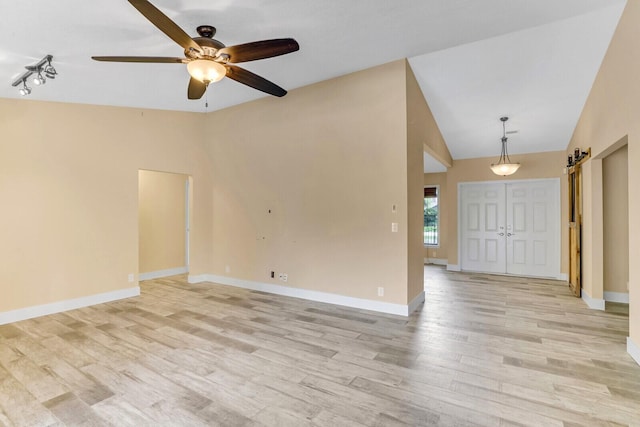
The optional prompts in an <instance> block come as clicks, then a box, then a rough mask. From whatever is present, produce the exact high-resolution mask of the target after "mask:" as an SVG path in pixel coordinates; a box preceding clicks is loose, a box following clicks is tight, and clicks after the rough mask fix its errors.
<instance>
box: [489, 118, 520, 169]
mask: <svg viewBox="0 0 640 427" xmlns="http://www.w3.org/2000/svg"><path fill="white" fill-rule="evenodd" d="M507 120H509V117H500V121H501V122H502V151H501V152H500V159H498V163H492V164H491V171H492V172H493V173H495V174H496V175H501V176H508V175H513V174H514V173H516V171H517V170H518V169H519V168H520V163H512V162H511V159H510V158H509V153H508V152H507V132H506V128H505V123H506V122H507Z"/></svg>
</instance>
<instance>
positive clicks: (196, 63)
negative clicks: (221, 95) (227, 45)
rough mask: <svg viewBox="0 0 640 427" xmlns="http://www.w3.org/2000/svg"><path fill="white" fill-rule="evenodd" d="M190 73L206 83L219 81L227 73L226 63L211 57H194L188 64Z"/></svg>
mask: <svg viewBox="0 0 640 427" xmlns="http://www.w3.org/2000/svg"><path fill="white" fill-rule="evenodd" d="M187 71H189V75H191V77H193V78H194V79H196V80H199V81H201V82H202V83H204V84H209V83H211V82H217V81H220V80H222V78H223V77H224V76H225V75H226V74H227V69H226V68H225V67H224V65H222V64H219V63H217V62H216V61H213V60H211V59H194V60H193V61H191V62H189V63H188V64H187Z"/></svg>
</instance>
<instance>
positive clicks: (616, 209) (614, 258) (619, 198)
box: [602, 144, 629, 308]
mask: <svg viewBox="0 0 640 427" xmlns="http://www.w3.org/2000/svg"><path fill="white" fill-rule="evenodd" d="M628 165H629V160H628V145H626V144H625V145H624V146H622V147H620V148H618V149H617V150H616V151H614V152H612V153H611V154H609V155H608V156H606V157H604V158H603V159H602V214H603V215H602V216H603V230H602V231H603V233H602V235H603V276H604V277H603V291H604V300H605V306H606V307H607V308H609V307H608V306H610V305H613V304H612V303H623V304H629V169H628Z"/></svg>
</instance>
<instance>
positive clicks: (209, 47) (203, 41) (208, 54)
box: [184, 27, 225, 59]
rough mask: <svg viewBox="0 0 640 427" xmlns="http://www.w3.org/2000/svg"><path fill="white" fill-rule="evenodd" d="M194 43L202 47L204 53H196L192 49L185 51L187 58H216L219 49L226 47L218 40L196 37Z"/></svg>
mask: <svg viewBox="0 0 640 427" xmlns="http://www.w3.org/2000/svg"><path fill="white" fill-rule="evenodd" d="M198 28H200V27H198ZM193 41H194V42H196V43H198V44H199V45H200V47H201V48H202V53H200V52H197V51H194V50H192V49H185V50H184V54H185V56H186V57H187V58H192V59H197V58H214V57H215V56H216V52H217V51H218V50H219V49H222V48H223V47H225V45H224V43H222V42H220V41H218V40H216V39H210V38H207V37H194V38H193Z"/></svg>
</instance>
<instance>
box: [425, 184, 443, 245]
mask: <svg viewBox="0 0 640 427" xmlns="http://www.w3.org/2000/svg"><path fill="white" fill-rule="evenodd" d="M439 213H440V212H439V209H438V187H424V244H425V246H438V244H439V236H438V222H439V221H438V216H439Z"/></svg>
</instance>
